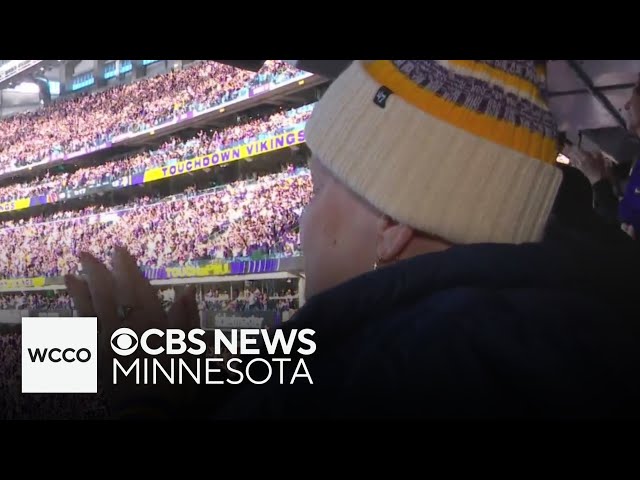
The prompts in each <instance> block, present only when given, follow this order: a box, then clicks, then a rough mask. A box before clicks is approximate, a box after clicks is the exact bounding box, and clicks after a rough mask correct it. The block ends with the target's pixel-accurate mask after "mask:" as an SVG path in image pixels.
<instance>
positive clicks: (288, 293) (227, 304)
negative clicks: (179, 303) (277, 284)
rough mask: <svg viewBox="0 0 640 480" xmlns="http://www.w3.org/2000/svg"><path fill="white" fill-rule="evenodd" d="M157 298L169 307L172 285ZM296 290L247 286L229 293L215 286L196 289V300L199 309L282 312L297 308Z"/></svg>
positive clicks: (160, 290)
mask: <svg viewBox="0 0 640 480" xmlns="http://www.w3.org/2000/svg"><path fill="white" fill-rule="evenodd" d="M158 298H159V299H160V301H161V303H162V305H163V307H164V308H165V309H167V310H168V309H169V308H170V307H171V305H172V304H173V302H174V301H175V298H176V292H175V289H174V288H173V287H169V288H161V289H159V290H158ZM298 300H299V297H298V292H297V291H296V290H295V289H287V290H283V291H281V292H274V293H273V294H272V295H269V294H268V293H267V290H266V289H264V288H262V289H261V288H259V287H256V288H248V287H245V288H244V289H243V290H234V291H233V292H232V293H231V294H230V292H229V290H228V289H225V288H224V287H220V286H216V287H213V286H211V287H209V288H206V289H202V290H200V289H198V290H197V292H196V302H197V304H198V309H199V310H200V311H222V312H245V311H256V310H258V311H266V310H269V311H274V312H284V311H292V310H295V309H297V304H298Z"/></svg>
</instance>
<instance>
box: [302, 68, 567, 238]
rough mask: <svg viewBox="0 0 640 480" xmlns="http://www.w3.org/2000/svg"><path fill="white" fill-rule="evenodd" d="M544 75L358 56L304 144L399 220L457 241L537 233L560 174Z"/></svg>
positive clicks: (325, 100) (322, 105)
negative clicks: (361, 59)
mask: <svg viewBox="0 0 640 480" xmlns="http://www.w3.org/2000/svg"><path fill="white" fill-rule="evenodd" d="M545 75H546V73H545V69H544V66H543V65H541V64H539V63H537V62H535V61H533V60H375V61H355V62H353V63H352V64H351V65H350V66H349V67H348V68H347V69H346V70H345V71H344V72H343V73H342V74H341V75H340V76H339V77H338V78H337V79H336V80H335V81H334V82H333V83H332V85H331V86H330V87H329V89H328V90H327V92H326V93H325V94H324V96H323V97H322V99H321V100H320V102H319V103H318V105H317V106H316V107H315V109H314V112H313V114H312V116H311V118H310V119H309V121H308V122H307V125H306V129H305V138H306V142H307V144H308V146H309V147H310V149H311V150H312V152H313V153H314V156H315V157H316V158H317V159H318V160H319V161H320V162H321V163H322V164H323V165H324V166H325V167H327V168H328V169H329V170H330V171H331V172H332V173H333V174H334V175H335V176H336V177H337V178H338V179H339V180H340V181H342V182H343V183H344V184H345V185H346V186H347V187H348V188H350V189H351V190H352V191H354V192H355V193H357V194H358V195H360V196H361V197H363V198H364V199H366V200H367V201H368V202H370V203H371V204H372V205H373V206H374V207H376V208H377V209H379V210H380V211H382V212H383V213H385V214H387V215H389V216H390V217H391V218H393V219H394V220H396V221H399V222H401V223H404V224H407V225H410V226H412V227H414V228H416V229H418V230H420V231H422V232H426V233H430V234H432V235H436V236H438V237H440V238H444V239H446V240H448V241H450V242H453V243H459V244H464V243H480V242H497V243H522V242H532V241H538V240H540V239H541V238H542V235H543V233H544V227H545V224H546V222H547V219H548V217H549V213H550V211H551V208H552V206H553V203H554V199H555V197H556V194H557V192H558V188H559V186H560V183H561V180H562V173H561V171H560V170H559V169H558V168H557V167H556V166H555V160H556V156H557V154H558V151H557V128H556V125H555V123H554V120H553V117H552V115H551V113H550V111H549V109H548V107H547V105H546V103H545V101H544V99H543V96H542V93H541V91H542V89H543V87H544V84H545V81H546V78H545Z"/></svg>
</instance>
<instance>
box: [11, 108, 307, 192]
mask: <svg viewBox="0 0 640 480" xmlns="http://www.w3.org/2000/svg"><path fill="white" fill-rule="evenodd" d="M312 110H313V104H311V105H305V106H302V107H300V108H295V109H291V110H288V111H280V112H277V113H274V114H272V115H269V116H267V117H259V118H256V119H253V120H251V121H249V122H247V123H243V124H241V125H235V126H231V127H229V128H226V129H223V130H215V131H200V132H199V133H198V134H197V135H196V136H195V137H193V138H191V139H189V140H185V141H180V140H178V139H177V138H172V139H170V140H168V141H167V142H165V143H164V144H162V145H161V146H160V147H159V148H158V149H156V150H150V151H145V152H142V153H139V154H136V155H132V156H130V157H127V158H124V159H121V160H117V161H114V162H109V163H105V164H102V165H97V166H91V167H86V168H81V169H79V170H76V171H75V172H73V173H60V174H54V175H51V174H49V172H47V174H45V175H44V176H42V177H41V178H36V179H31V180H29V181H27V182H24V183H21V184H13V185H7V186H5V187H0V202H7V201H11V200H16V199H18V198H25V197H30V196H36V195H45V194H48V193H58V192H61V191H62V190H64V189H67V188H71V189H77V188H83V187H92V186H95V185H98V184H101V183H103V182H107V181H109V182H111V181H113V180H116V179H119V178H121V177H123V176H125V175H130V174H134V173H139V172H141V171H143V170H145V169H148V168H152V167H159V166H164V165H167V164H168V163H169V162H170V161H172V160H176V159H179V160H182V159H184V160H189V159H191V158H194V157H197V156H201V155H205V154H208V153H212V152H215V151H219V150H222V149H225V148H232V147H235V146H238V145H243V144H246V143H251V142H255V141H258V140H264V139H266V138H268V137H270V136H272V135H277V134H281V133H286V132H288V131H289V130H291V129H292V128H294V127H295V126H297V125H300V124H301V123H302V122H305V121H306V120H307V119H308V118H309V117H310V116H311V112H312Z"/></svg>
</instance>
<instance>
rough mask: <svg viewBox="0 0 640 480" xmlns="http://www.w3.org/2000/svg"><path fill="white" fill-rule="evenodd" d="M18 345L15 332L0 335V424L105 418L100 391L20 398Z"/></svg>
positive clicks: (20, 376)
mask: <svg viewBox="0 0 640 480" xmlns="http://www.w3.org/2000/svg"><path fill="white" fill-rule="evenodd" d="M21 357H22V344H21V335H20V334H19V333H17V332H10V333H6V332H5V333H4V334H0V420H14V419H21V420H44V419H89V418H105V417H106V415H107V411H106V408H105V403H104V397H103V394H102V392H101V391H99V392H98V395H96V394H74V395H65V394H43V393H42V394H36V393H32V394H28V395H25V394H22V393H21V392H22V383H21V382H22V375H21V363H22V362H21Z"/></svg>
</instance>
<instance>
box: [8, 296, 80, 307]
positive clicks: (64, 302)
mask: <svg viewBox="0 0 640 480" xmlns="http://www.w3.org/2000/svg"><path fill="white" fill-rule="evenodd" d="M63 308H64V309H72V308H73V301H72V300H71V297H70V296H69V294H68V293H67V292H58V293H51V294H49V295H44V294H42V293H37V292H34V293H24V292H22V293H12V294H4V295H0V310H31V309H33V310H55V309H63Z"/></svg>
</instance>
